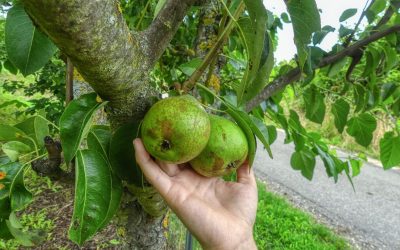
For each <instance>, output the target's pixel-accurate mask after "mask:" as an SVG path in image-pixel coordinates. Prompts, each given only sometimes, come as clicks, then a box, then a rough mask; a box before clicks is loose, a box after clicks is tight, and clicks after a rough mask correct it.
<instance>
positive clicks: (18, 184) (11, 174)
mask: <svg viewBox="0 0 400 250" xmlns="http://www.w3.org/2000/svg"><path fill="white" fill-rule="evenodd" d="M0 176H2V178H0V184H2V185H3V188H2V189H0V201H1V202H6V200H4V199H7V197H9V201H10V208H11V211H16V210H19V209H22V208H24V206H25V205H26V204H28V203H29V202H30V201H31V200H32V194H31V193H30V192H29V191H28V190H27V189H26V188H25V185H24V166H23V165H22V164H21V163H19V162H11V163H7V164H5V165H1V166H0Z"/></svg>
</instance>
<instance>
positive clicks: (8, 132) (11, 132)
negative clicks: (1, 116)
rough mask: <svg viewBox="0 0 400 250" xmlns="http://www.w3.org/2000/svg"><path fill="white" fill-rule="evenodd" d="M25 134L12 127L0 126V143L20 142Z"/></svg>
mask: <svg viewBox="0 0 400 250" xmlns="http://www.w3.org/2000/svg"><path fill="white" fill-rule="evenodd" d="M24 136H26V134H25V133H24V132H23V131H22V130H20V129H18V128H16V127H13V126H9V125H5V124H0V141H15V140H20V139H21V138H22V137H24Z"/></svg>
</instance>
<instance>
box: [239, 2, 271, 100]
mask: <svg viewBox="0 0 400 250" xmlns="http://www.w3.org/2000/svg"><path fill="white" fill-rule="evenodd" d="M245 2H246V1H245ZM251 2H252V4H254V6H253V7H254V8H259V9H258V11H254V13H253V15H254V16H251V15H250V17H249V18H242V19H240V20H239V26H240V29H241V31H242V33H241V34H242V40H243V41H244V43H245V45H246V46H245V47H246V51H247V58H248V64H247V68H246V71H245V74H244V76H243V78H242V82H241V84H240V85H239V86H238V87H237V88H236V92H237V97H238V103H239V104H242V103H243V102H245V101H248V100H250V99H252V98H253V97H254V96H256V95H257V93H258V92H259V91H261V89H263V88H264V87H265V86H266V85H267V84H268V79H269V75H270V73H271V71H272V67H273V64H274V56H273V42H272V40H271V37H270V35H269V33H268V31H267V26H266V24H267V19H268V15H267V12H266V10H265V8H264V5H263V3H262V2H261V1H259V0H256V1H251ZM248 4H250V3H248Z"/></svg>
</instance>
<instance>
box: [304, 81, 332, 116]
mask: <svg viewBox="0 0 400 250" xmlns="http://www.w3.org/2000/svg"><path fill="white" fill-rule="evenodd" d="M303 96H304V104H305V106H306V118H307V119H309V120H310V121H313V122H316V123H319V124H322V122H323V121H324V117H325V109H326V107H325V101H324V96H323V95H322V94H320V93H319V91H318V90H317V89H316V88H315V86H314V85H311V86H310V88H308V89H307V90H306V91H305V92H304V95H303Z"/></svg>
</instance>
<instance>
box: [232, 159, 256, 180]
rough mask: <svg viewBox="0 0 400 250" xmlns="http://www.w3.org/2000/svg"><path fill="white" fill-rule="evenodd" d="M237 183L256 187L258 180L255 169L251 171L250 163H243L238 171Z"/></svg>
mask: <svg viewBox="0 0 400 250" xmlns="http://www.w3.org/2000/svg"><path fill="white" fill-rule="evenodd" d="M237 182H239V183H242V184H247V185H252V186H256V185H257V183H256V178H255V176H254V171H253V169H250V165H249V163H247V162H245V163H243V165H242V166H240V168H238V170H237Z"/></svg>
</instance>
